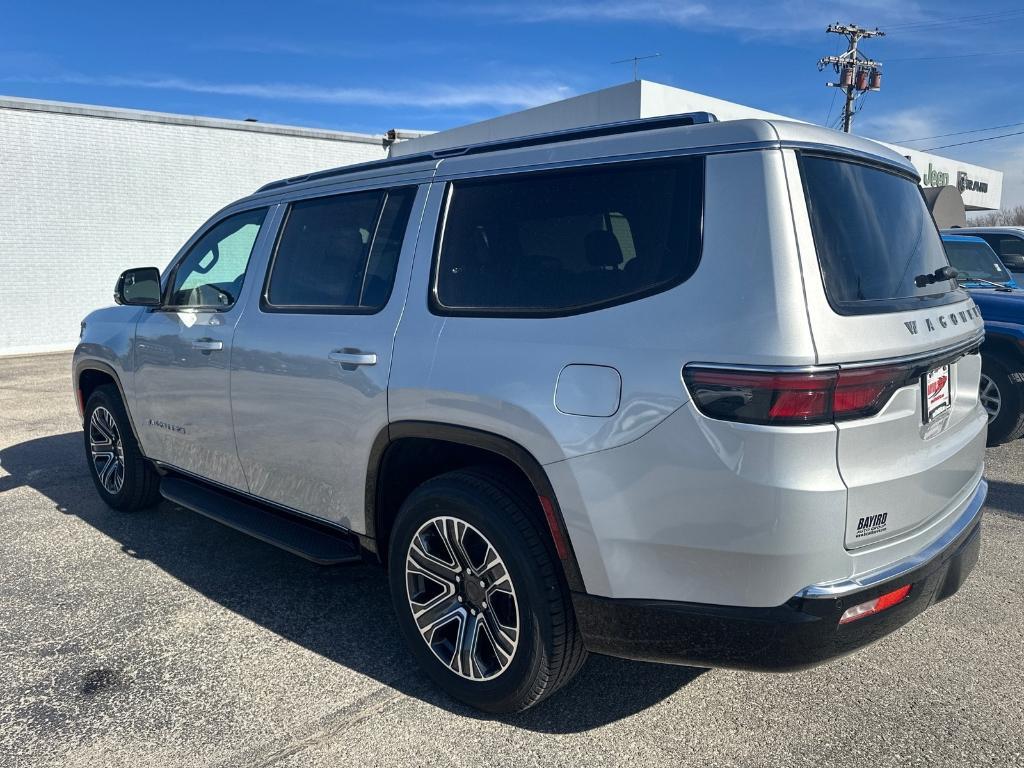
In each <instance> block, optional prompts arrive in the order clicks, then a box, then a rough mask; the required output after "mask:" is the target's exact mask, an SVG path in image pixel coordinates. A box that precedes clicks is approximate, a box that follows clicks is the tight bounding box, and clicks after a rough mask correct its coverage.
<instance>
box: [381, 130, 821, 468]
mask: <svg viewBox="0 0 1024 768" xmlns="http://www.w3.org/2000/svg"><path fill="white" fill-rule="evenodd" d="M548 152H549V150H544V153H548ZM545 156H546V155H545ZM472 160H473V162H474V164H475V165H474V173H479V172H480V169H479V167H478V165H479V163H480V159H479V158H472ZM499 160H500V158H495V160H494V162H495V163H498V162H499ZM519 161H523V159H522V158H520V159H519ZM446 162H447V161H446ZM456 175H457V167H456V166H455V165H452V166H450V167H443V168H442V169H441V180H440V181H436V182H435V183H434V184H433V187H432V189H431V192H430V197H429V201H428V203H427V209H426V214H425V217H424V225H423V232H422V234H421V237H420V241H419V242H420V247H419V249H418V252H417V254H416V260H415V266H414V269H413V275H412V284H411V290H410V294H409V300H408V303H407V307H406V312H405V315H404V316H403V318H402V322H401V324H400V326H399V329H398V334H397V338H396V349H395V360H394V364H393V369H392V375H391V381H390V385H389V412H390V414H389V415H390V419H391V421H393V422H394V421H402V420H409V419H414V420H423V419H425V420H430V421H440V422H444V423H450V424H456V425H460V426H467V427H473V428H476V429H481V430H485V431H489V432H494V433H497V434H500V435H502V436H504V437H506V438H509V439H511V440H513V441H515V442H517V443H519V444H520V445H522V446H523V447H524V448H526V449H527V450H528V451H530V452H531V453H532V454H533V456H534V457H535V458H536V459H537V460H538V461H539V462H541V463H550V462H556V461H560V460H562V459H565V458H568V457H572V456H579V455H583V454H587V453H592V452H596V451H602V450H606V449H609V448H613V447H616V446H621V445H624V444H626V443H629V442H631V441H633V440H636V439H638V438H640V437H641V436H643V435H644V434H646V433H647V432H649V431H650V430H651V429H652V428H654V427H655V426H656V425H657V424H659V423H660V422H661V421H663V420H664V419H665V418H666V417H667V416H668V415H669V414H671V413H673V412H674V411H676V410H677V409H679V408H680V407H681V406H682V405H683V404H684V403H686V402H687V399H688V398H687V394H686V392H685V389H684V387H683V386H682V382H681V369H682V367H683V366H684V365H685V364H686V363H688V362H693V361H705V362H707V361H713V362H722V363H729V362H738V363H746V364H758V363H760V364H770V365H808V364H812V363H813V362H814V358H815V354H814V348H813V345H812V343H811V335H810V331H809V327H808V319H807V314H806V310H805V308H804V304H803V294H802V289H801V282H800V274H799V263H798V260H797V258H796V245H795V241H794V237H793V227H792V220H791V215H790V212H789V208H788V199H787V196H786V182H785V175H784V171H783V164H782V156H781V153H780V152H779V151H778V150H767V151H749V152H736V153H732V154H720V155H711V156H709V157H708V158H707V164H706V181H705V207H704V234H703V255H702V258H701V263H700V265H699V266H698V268H697V270H696V273H695V274H694V275H693V277H691V278H690V279H689V280H687V281H686V282H685V283H683V284H681V285H679V286H677V287H675V288H672V289H670V290H668V291H665V292H663V293H660V294H657V295H655V296H650V297H647V298H643V299H639V300H636V301H633V302H630V303H627V304H622V305H619V306H615V307H610V308H607V309H602V310H597V311H592V312H586V313H583V314H577V315H572V316H567V317H555V318H544V319H540V318H526V319H523V318H502V317H440V316H437V315H434V314H432V313H431V311H430V309H429V307H428V291H429V279H430V272H431V264H432V260H433V243H434V240H435V237H434V234H433V232H431V231H430V230H431V228H432V226H433V224H434V223H435V222H436V221H437V220H438V216H439V214H440V210H441V203H442V200H443V198H444V194H443V193H444V185H445V183H444V182H445V179H446V178H451V177H453V176H456ZM572 364H585V365H597V366H607V367H611V368H614V369H615V370H617V371H618V372H619V374H620V375H621V379H622V388H621V401H620V404H619V407H618V409H617V410H616V411H615V412H614V413H612V414H610V415H608V416H580V415H572V414H569V413H563V412H561V411H559V410H558V409H557V408H556V407H555V403H554V399H555V386H556V382H557V380H558V377H559V374H560V372H561V371H562V370H563V369H564V368H565V367H566V366H567V365H572Z"/></svg>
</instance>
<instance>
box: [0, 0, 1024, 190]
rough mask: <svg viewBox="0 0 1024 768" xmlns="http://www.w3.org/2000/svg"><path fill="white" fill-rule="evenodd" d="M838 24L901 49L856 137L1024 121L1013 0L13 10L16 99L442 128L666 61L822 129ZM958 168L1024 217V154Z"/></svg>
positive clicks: (5, 65) (986, 155)
mask: <svg viewBox="0 0 1024 768" xmlns="http://www.w3.org/2000/svg"><path fill="white" fill-rule="evenodd" d="M956 19H961V21H960V22H958V23H952V21H951V20H956ZM832 21H843V22H855V23H858V24H861V25H863V26H875V25H877V26H879V27H881V28H882V29H885V30H887V31H888V35H887V37H885V38H884V39H880V40H873V41H869V42H868V43H867V44H866V51H867V53H868V54H869V55H870V56H872V57H873V58H876V59H880V60H882V61H883V62H884V63H885V67H884V72H885V83H884V87H883V89H882V91H880V92H879V93H873V94H871V95H869V96H868V97H867V98H866V100H865V101H864V104H863V111H862V112H861V113H860V115H859V116H858V119H857V123H856V124H855V126H854V128H855V131H856V132H857V133H862V134H864V135H868V136H872V137H875V138H882V139H889V140H893V141H905V140H908V139H915V138H920V137H927V136H933V135H935V134H944V133H951V132H954V131H964V130H970V129H975V128H984V127H987V126H996V125H1003V124H1007V123H1016V122H1024V103H1022V102H1024V99H1022V98H1021V97H1022V95H1024V86H1022V82H1021V73H1022V71H1024V67H1022V63H1024V5H1013V4H1010V3H999V2H991V3H989V2H977V3H972V4H964V3H960V2H928V3H923V2H899V0H886V1H881V0H861V2H857V3H847V2H836V3H832V2H812V1H811V0H796V1H794V0H782V1H781V2H774V3H752V2H738V1H734V0H702V1H700V2H690V1H688V0H677V1H676V2H665V1H663V0H634V1H633V2H610V1H609V0H594V1H593V2H575V1H574V0H563V1H562V2H558V3H550V2H534V0H520V1H519V2H495V3H487V2H476V3H457V2H433V1H432V0H421V2H415V3H403V2H400V1H399V0H395V1H394V2H380V0H377V1H376V2H367V3H362V2H328V1H326V0H320V1H317V2H303V1H302V0H293V2H290V3H282V2H277V3H273V4H262V3H254V2H235V1H233V0H230V1H226V2H218V1H217V0H207V2H204V3H196V2H173V3H160V4H156V3H154V4H147V3H138V2H134V3H118V2H106V3H97V4H87V3H81V2H76V3H66V4H65V3H51V2H45V1H40V2H35V3H27V2H19V3H11V4H8V6H7V7H6V8H5V11H4V32H3V34H2V35H0V93H3V94H6V95H13V96H28V97H34V98H43V99H57V100H63V101H77V102H86V103H92V104H104V105H113V106H122V107H134V108H139V109H153V110H160V111H167V112H180V113H187V114H201V115H212V116H219V117H229V118H245V117H254V118H257V119H259V120H261V121H264V122H279V123H291V124H298V125H309V126H317V127H327V128H334V129H338V130H350V131H360V132H367V133H379V132H382V131H384V130H386V129H388V128H394V127H397V128H410V129H433V130H436V129H441V128H447V127H451V126H454V125H460V124H463V123H466V122H470V121H474V120H480V119H484V118H487V117H492V116H494V115H497V114H501V113H504V112H509V111H513V110H516V109H522V108H524V107H528V106H533V105H536V104H540V103H544V102H547V101H552V100H555V99H558V98H564V97H567V96H571V95H573V94H576V93H582V92H585V91H590V90H595V89H598V88H602V87H606V86H609V85H615V84H618V83H621V82H624V81H626V80H629V79H631V77H632V72H631V69H630V66H629V65H626V64H617V65H615V64H612V63H611V62H612V61H613V60H616V59H622V58H626V57H629V56H633V55H644V54H651V53H660V54H661V56H660V58H657V59H653V60H651V61H647V62H643V63H642V65H641V75H642V76H643V77H644V78H646V79H649V80H655V81H659V82H663V83H668V84H671V85H676V86H679V87H682V88H688V89H691V90H695V91H700V92H703V93H708V94H711V95H714V96H718V97H720V98H724V99H728V100H731V101H737V102H740V103H744V104H749V105H751V106H755V107H761V108H764V109H769V110H771V111H774V112H780V113H782V114H787V115H792V116H793V117H797V118H800V119H805V120H811V121H814V122H818V123H823V122H825V121H826V118H827V116H829V113H830V106H832V107H833V108H832V110H831V118H832V119H833V120H834V119H835V117H836V115H837V113H838V106H839V99H838V98H837V99H836V101H835V103H834V104H833V102H832V98H833V91H834V89H829V88H826V87H825V85H824V83H825V82H826V80H828V79H829V78H828V75H827V74H824V73H819V72H818V71H817V68H816V66H815V63H816V61H817V59H818V58H819V57H820V56H823V55H827V54H830V53H835V52H836V51H837V49H838V48H839V43H840V40H839V38H837V37H835V36H831V35H826V34H825V33H824V28H825V26H826V25H827V24H828V23H829V22H832ZM1013 130H1024V126H1020V127H1018V128H1016V129H1014V128H1008V129H1004V130H999V131H994V132H992V133H1006V132H1010V131H1013ZM988 135H992V134H988V133H978V134H970V135H965V136H962V137H953V138H950V139H945V140H931V141H923V142H910V143H911V144H912V145H914V146H918V147H920V148H922V149H924V148H927V147H930V146H935V145H937V144H943V143H950V142H953V141H957V140H970V139H975V138H984V137H985V136H988ZM942 153H943V154H948V155H950V156H953V157H959V158H962V159H964V160H967V161H971V162H977V163H980V164H983V165H989V166H992V167H998V168H1002V169H1003V170H1005V171H1006V173H1007V178H1006V191H1005V193H1004V204H1024V136H1017V137H1012V138H1008V139H1002V140H998V141H991V142H985V143H980V144H971V145H967V146H963V147H955V148H950V149H945V150H942Z"/></svg>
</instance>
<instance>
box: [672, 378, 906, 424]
mask: <svg viewBox="0 0 1024 768" xmlns="http://www.w3.org/2000/svg"><path fill="white" fill-rule="evenodd" d="M683 378H684V379H685V380H686V385H687V387H688V388H689V390H690V393H691V394H692V395H693V401H694V403H695V404H696V406H697V407H698V408H699V409H700V411H701V413H704V414H705V415H707V416H711V417H712V418H716V419H724V420H726V421H739V422H744V423H746V424H829V423H831V422H833V421H843V420H848V419H858V418H863V417H865V416H872V415H874V414H876V413H878V412H879V411H880V410H881V409H882V407H883V406H884V405H885V404H886V403H887V402H889V398H890V397H892V394H893V393H894V392H895V391H896V390H897V389H899V388H900V387H902V386H905V385H907V384H909V383H911V382H912V380H913V370H912V369H911V368H910V367H909V366H891V365H890V366H879V367H877V368H853V369H849V370H837V371H823V372H810V373H808V372H799V371H794V372H792V373H789V372H779V373H776V372H768V371H745V370H741V369H722V368H702V367H700V366H687V367H686V368H685V369H684V370H683Z"/></svg>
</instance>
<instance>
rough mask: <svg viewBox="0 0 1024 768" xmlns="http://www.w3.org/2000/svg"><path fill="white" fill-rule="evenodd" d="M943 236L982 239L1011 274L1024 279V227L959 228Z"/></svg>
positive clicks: (944, 232)
mask: <svg viewBox="0 0 1024 768" xmlns="http://www.w3.org/2000/svg"><path fill="white" fill-rule="evenodd" d="M942 234H944V235H972V236H974V237H980V238H981V239H982V240H984V241H985V242H986V243H988V244H989V245H990V246H992V250H994V251H995V252H996V254H997V255H998V256H999V259H1000V260H1001V261H1002V262H1003V265H1004V266H1005V267H1006V268H1007V269H1008V270H1010V272H1012V273H1013V274H1014V275H1016V276H1018V277H1024V227H957V228H955V229H944V230H943V231H942Z"/></svg>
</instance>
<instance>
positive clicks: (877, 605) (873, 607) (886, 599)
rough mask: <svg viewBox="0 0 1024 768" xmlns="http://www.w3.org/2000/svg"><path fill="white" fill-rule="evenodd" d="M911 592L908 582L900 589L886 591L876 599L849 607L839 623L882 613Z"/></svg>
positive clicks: (897, 603) (846, 622) (900, 601)
mask: <svg viewBox="0 0 1024 768" xmlns="http://www.w3.org/2000/svg"><path fill="white" fill-rule="evenodd" d="M909 594H910V585H909V584H907V585H906V586H904V587H900V588H899V589H894V590H893V591H892V592H886V593H885V594H884V595H882V596H881V597H876V598H875V599H874V600H868V601H867V602H866V603H861V604H860V605H855V606H853V608H847V609H846V611H845V612H844V613H843V615H842V616H840V617H839V623H840V624H849V623H850V622H851V621H856V620H857V619H863V618H864V617H865V616H871V615H873V614H876V613H881V612H882V611H884V610H886V609H887V608H892V607H893V606H894V605H899V604H900V603H902V602H903V601H904V600H906V599H907V595H909Z"/></svg>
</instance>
